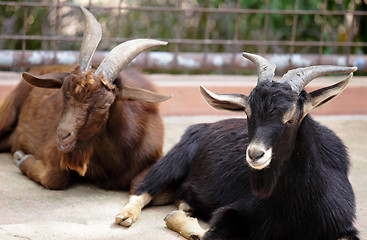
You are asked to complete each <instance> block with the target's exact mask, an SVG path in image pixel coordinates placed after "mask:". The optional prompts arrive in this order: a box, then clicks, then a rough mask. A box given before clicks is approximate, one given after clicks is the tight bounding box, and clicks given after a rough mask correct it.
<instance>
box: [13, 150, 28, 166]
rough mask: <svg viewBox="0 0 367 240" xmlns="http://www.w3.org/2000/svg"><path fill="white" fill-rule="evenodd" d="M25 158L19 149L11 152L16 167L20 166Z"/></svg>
mask: <svg viewBox="0 0 367 240" xmlns="http://www.w3.org/2000/svg"><path fill="white" fill-rule="evenodd" d="M26 159H27V158H26V155H25V154H24V152H23V151H21V150H18V151H15V152H14V154H13V161H14V163H15V164H16V165H17V167H20V166H22V164H23V163H24V161H25V160H26Z"/></svg>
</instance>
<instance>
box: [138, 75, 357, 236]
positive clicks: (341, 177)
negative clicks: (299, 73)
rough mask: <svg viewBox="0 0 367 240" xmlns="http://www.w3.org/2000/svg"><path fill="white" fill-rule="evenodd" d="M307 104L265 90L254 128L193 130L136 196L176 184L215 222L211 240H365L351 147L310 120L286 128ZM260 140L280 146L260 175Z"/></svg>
mask: <svg viewBox="0 0 367 240" xmlns="http://www.w3.org/2000/svg"><path fill="white" fill-rule="evenodd" d="M304 101H305V99H304V95H303V94H301V95H300V96H295V95H293V94H292V93H291V90H290V88H289V86H288V85H286V84H279V83H270V82H266V83H262V84H259V86H257V87H256V88H255V89H254V91H253V92H252V94H251V95H250V105H251V110H252V114H251V117H250V118H249V119H248V124H249V125H247V121H246V120H245V119H228V120H223V121H219V122H215V123H210V124H198V125H193V126H191V127H190V128H189V129H188V130H187V131H186V133H185V134H184V135H183V136H182V138H181V140H180V142H179V143H178V144H177V145H176V146H175V147H173V149H172V150H171V151H170V152H169V153H168V154H167V155H166V156H165V157H163V158H162V159H160V160H159V161H158V163H157V164H155V165H154V166H153V168H152V169H151V170H150V171H149V173H148V174H147V175H146V177H145V179H144V180H143V181H142V183H141V184H140V186H139V188H138V189H137V190H136V191H135V194H136V195H140V194H142V193H144V192H148V193H149V194H150V195H152V196H156V195H157V194H158V193H159V192H160V191H161V190H162V189H163V188H164V187H166V186H168V185H169V184H175V185H174V186H175V187H176V189H177V191H176V197H177V198H178V199H180V200H185V201H186V202H187V203H188V204H189V205H190V206H191V207H192V208H193V209H194V213H195V215H196V216H198V217H201V218H204V219H206V220H210V226H211V228H210V229H209V231H208V232H207V233H206V235H205V236H204V239H234V238H235V239H237V238H240V239H247V240H265V239H266V240H272V239H274V240H286V239H292V240H294V239H297V240H303V239H304V240H306V239H307V240H310V239H312V240H316V239H320V240H321V239H322V240H328V239H330V240H336V239H339V238H343V237H344V238H347V239H359V238H358V236H357V230H356V229H355V227H354V226H353V221H354V219H355V199H354V193H353V190H352V187H351V185H350V183H349V180H348V176H347V175H348V169H349V160H348V156H347V152H346V148H345V146H344V145H343V143H342V142H341V140H340V139H339V138H338V137H337V136H336V135H335V134H334V133H333V132H332V131H331V130H329V129H328V128H326V127H324V126H322V125H320V124H319V123H317V122H316V121H314V120H313V119H312V118H311V117H309V116H306V117H305V118H304V119H303V120H302V119H296V121H295V123H292V124H288V123H286V124H284V123H282V122H281V117H282V114H283V113H284V112H285V111H286V110H287V109H288V108H289V107H290V106H291V104H292V103H294V102H296V103H297V105H298V107H299V110H298V111H299V113H298V115H299V116H301V115H302V111H301V110H300V109H302V108H301V107H302V106H303V103H304ZM247 129H248V130H247ZM259 129H261V131H259ZM259 135H261V137H262V138H266V139H267V144H269V146H272V147H273V159H272V161H271V164H270V166H269V167H268V168H265V169H263V170H254V169H252V168H251V167H250V166H249V165H248V164H247V162H246V148H247V145H248V143H249V141H250V140H251V139H252V138H253V137H255V136H256V137H259ZM249 136H250V138H249Z"/></svg>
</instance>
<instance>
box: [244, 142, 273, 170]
mask: <svg viewBox="0 0 367 240" xmlns="http://www.w3.org/2000/svg"><path fill="white" fill-rule="evenodd" d="M271 159H272V148H269V149H266V148H265V146H264V145H263V144H260V143H250V144H249V145H248V147H247V150H246V161H247V163H248V164H249V165H250V167H252V168H253V169H256V170H262V169H264V168H266V167H268V166H269V165H270V162H271Z"/></svg>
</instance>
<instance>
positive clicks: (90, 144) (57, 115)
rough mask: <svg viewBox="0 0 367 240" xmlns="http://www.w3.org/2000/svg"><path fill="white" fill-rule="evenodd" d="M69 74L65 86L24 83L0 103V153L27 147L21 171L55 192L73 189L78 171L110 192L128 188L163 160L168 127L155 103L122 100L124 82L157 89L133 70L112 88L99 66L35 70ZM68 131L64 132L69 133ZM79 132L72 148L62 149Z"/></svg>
mask: <svg viewBox="0 0 367 240" xmlns="http://www.w3.org/2000/svg"><path fill="white" fill-rule="evenodd" d="M61 71H64V72H65V71H69V73H70V74H69V75H68V76H67V77H65V78H64V80H63V84H62V87H61V89H46V88H38V87H33V86H31V85H29V84H28V83H26V82H25V81H21V82H20V83H19V85H18V86H17V87H16V88H15V90H14V91H12V92H11V93H10V94H9V95H8V96H7V97H6V98H5V99H4V101H3V102H2V103H1V105H0V112H1V116H0V150H1V151H4V150H10V149H11V151H12V152H15V151H17V150H22V151H23V152H24V153H25V154H27V156H26V160H25V161H24V162H23V163H22V164H21V166H20V169H21V171H22V172H23V173H24V174H26V175H27V176H28V177H29V178H31V179H33V180H34V181H36V182H39V183H41V184H42V185H43V186H45V187H48V188H52V189H62V188H65V187H67V186H68V185H69V184H70V182H71V181H70V180H71V174H70V173H71V172H70V170H75V171H77V172H78V173H79V174H80V175H81V176H84V177H85V178H87V179H88V180H90V181H92V182H93V183H95V184H97V185H99V186H101V187H103V188H107V189H128V188H129V187H130V184H131V182H132V180H133V179H134V177H135V176H136V175H138V174H139V173H140V172H142V171H143V170H144V169H147V168H149V167H150V166H151V165H152V164H153V163H154V162H156V160H157V159H158V158H159V157H161V155H162V146H163V123H162V120H161V117H160V115H159V111H158V106H157V104H156V103H146V102H140V101H139V102H136V101H135V102H134V101H126V100H120V99H119V98H118V97H117V96H118V93H119V91H120V89H122V88H123V87H124V86H125V85H127V86H131V87H137V88H144V89H147V90H150V91H155V89H154V87H153V85H152V84H151V83H150V82H149V81H147V80H146V79H145V78H143V77H142V76H141V75H140V74H138V73H137V72H134V71H126V72H125V73H121V74H120V75H119V77H118V78H117V79H116V80H115V82H114V84H111V83H109V82H108V81H106V80H105V79H104V78H103V77H102V76H94V75H93V73H94V69H91V70H88V71H87V72H86V73H84V74H82V73H81V72H80V69H79V67H78V66H76V67H71V66H56V67H55V66H51V67H39V68H36V69H33V70H32V71H31V72H32V73H34V74H47V73H52V72H61ZM64 132H65V133H64ZM70 133H73V134H75V143H74V145H73V146H72V150H71V151H69V150H68V151H65V152H63V151H62V150H60V149H58V144H59V143H60V142H62V141H63V138H68V137H67V136H68V134H70Z"/></svg>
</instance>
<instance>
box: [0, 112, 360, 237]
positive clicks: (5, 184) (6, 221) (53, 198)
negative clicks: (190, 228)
mask: <svg viewBox="0 0 367 240" xmlns="http://www.w3.org/2000/svg"><path fill="white" fill-rule="evenodd" d="M221 118H223V117H166V118H165V124H166V139H165V151H167V150H168V149H170V148H171V147H172V146H173V145H174V144H175V143H176V142H177V141H178V140H179V138H180V136H181V135H182V133H183V132H184V131H185V129H186V128H187V126H189V125H191V124H193V123H198V122H211V121H215V120H218V119H221ZM316 119H318V120H320V121H321V122H322V123H323V124H325V125H327V126H328V127H330V128H331V129H333V130H334V131H335V132H336V133H337V135H339V136H340V137H341V138H342V139H343V141H344V143H345V144H346V145H347V146H348V148H349V153H350V156H351V162H352V168H351V172H350V180H351V182H352V185H353V187H354V190H355V193H356V198H357V221H356V226H357V228H358V229H359V230H360V236H361V239H367V188H366V186H367V116H355V117H346V116H338V117H332V116H329V117H316ZM127 200H128V193H127V192H119V191H105V190H102V189H99V188H97V187H95V186H93V185H89V184H84V183H83V184H81V183H80V184H75V185H73V186H71V187H70V188H69V189H67V190H63V191H52V190H47V189H45V188H43V187H42V186H40V185H38V184H36V183H34V182H32V181H31V180H29V179H27V178H26V177H25V176H24V175H23V174H21V173H20V171H19V170H18V169H17V167H16V166H15V165H14V164H13V163H12V159H11V156H10V154H8V153H1V154H0V239H32V240H33V239H34V240H43V239H45V240H46V239H47V240H49V239H139V240H144V239H149V240H154V239H160V240H165V239H167V240H168V239H180V238H181V237H180V236H179V235H178V234H177V233H175V232H172V231H170V230H169V229H167V228H166V227H165V224H164V221H163V219H164V217H165V216H166V215H167V214H168V213H169V212H170V211H172V210H174V209H175V207H174V206H172V205H169V206H163V207H149V208H147V209H144V210H143V212H142V214H141V216H140V217H139V219H138V221H137V222H136V223H135V224H134V225H133V226H132V227H130V228H124V227H121V226H118V225H116V224H114V216H115V215H116V214H117V213H118V212H119V210H120V208H121V207H122V206H123V205H124V204H125V203H126V202H127ZM201 224H203V226H206V224H205V223H203V222H201Z"/></svg>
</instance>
